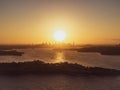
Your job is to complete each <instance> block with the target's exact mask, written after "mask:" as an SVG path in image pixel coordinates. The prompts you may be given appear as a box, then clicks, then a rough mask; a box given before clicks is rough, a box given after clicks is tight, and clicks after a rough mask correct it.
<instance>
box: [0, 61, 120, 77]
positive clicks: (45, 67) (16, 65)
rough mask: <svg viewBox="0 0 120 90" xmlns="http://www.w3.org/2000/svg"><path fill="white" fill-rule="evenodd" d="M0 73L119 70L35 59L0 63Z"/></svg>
mask: <svg viewBox="0 0 120 90" xmlns="http://www.w3.org/2000/svg"><path fill="white" fill-rule="evenodd" d="M0 74H3V75H25V74H37V75H44V74H46V75H50V74H65V75H80V76H119V75H120V70H115V69H107V68H100V67H85V66H82V65H79V64H77V63H74V64H73V63H68V62H63V63H44V62H42V61H39V60H36V61H31V62H11V63H0Z"/></svg>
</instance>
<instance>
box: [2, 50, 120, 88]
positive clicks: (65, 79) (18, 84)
mask: <svg viewBox="0 0 120 90" xmlns="http://www.w3.org/2000/svg"><path fill="white" fill-rule="evenodd" d="M18 51H24V52H25V54H24V55H23V56H0V62H13V61H15V62H22V61H33V60H41V61H44V62H49V63H56V62H71V63H79V64H82V65H85V66H93V67H94V66H97V67H106V68H113V69H120V56H107V55H100V54H99V53H80V52H77V51H61V52H60V51H55V50H53V49H21V50H18ZM0 90H120V76H117V77H109V76H108V77H107V76H106V77H95V76H90V77H84V76H83V77H79V76H77V77H76V76H67V75H44V76H42V75H22V76H7V75H4V76H3V75H0Z"/></svg>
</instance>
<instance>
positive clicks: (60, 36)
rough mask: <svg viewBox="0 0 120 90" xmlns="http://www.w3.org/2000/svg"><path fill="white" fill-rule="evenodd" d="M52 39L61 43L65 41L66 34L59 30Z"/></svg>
mask: <svg viewBox="0 0 120 90" xmlns="http://www.w3.org/2000/svg"><path fill="white" fill-rule="evenodd" d="M53 37H54V39H55V41H57V42H62V41H64V40H65V39H66V33H65V31H63V30H61V29H60V30H57V31H55V32H54V34H53Z"/></svg>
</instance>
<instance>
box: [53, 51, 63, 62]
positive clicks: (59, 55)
mask: <svg viewBox="0 0 120 90" xmlns="http://www.w3.org/2000/svg"><path fill="white" fill-rule="evenodd" d="M54 62H55V63H60V62H65V60H64V54H63V53H62V52H57V53H56V58H55V61H54Z"/></svg>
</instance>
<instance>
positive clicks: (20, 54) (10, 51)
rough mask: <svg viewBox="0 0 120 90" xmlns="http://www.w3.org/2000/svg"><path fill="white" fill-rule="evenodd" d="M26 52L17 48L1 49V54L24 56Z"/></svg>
mask: <svg viewBox="0 0 120 90" xmlns="http://www.w3.org/2000/svg"><path fill="white" fill-rule="evenodd" d="M22 54H24V52H18V51H16V50H0V56H9V55H10V56H11V55H12V56H22Z"/></svg>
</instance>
